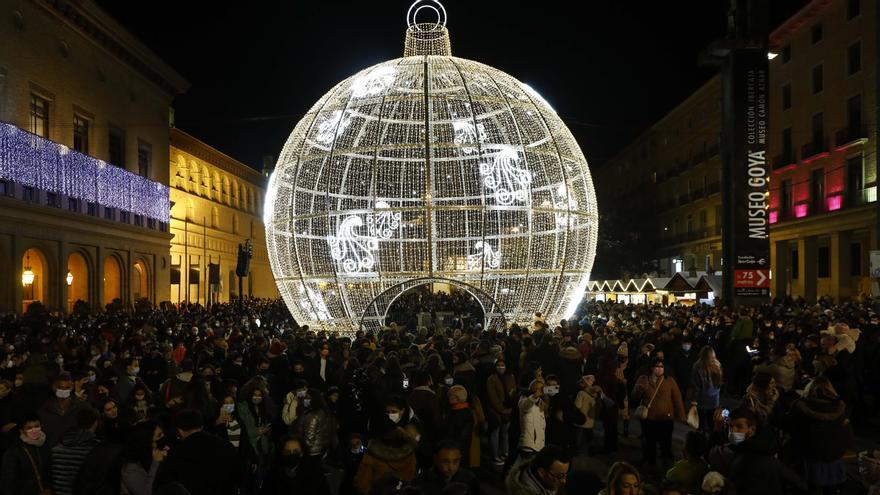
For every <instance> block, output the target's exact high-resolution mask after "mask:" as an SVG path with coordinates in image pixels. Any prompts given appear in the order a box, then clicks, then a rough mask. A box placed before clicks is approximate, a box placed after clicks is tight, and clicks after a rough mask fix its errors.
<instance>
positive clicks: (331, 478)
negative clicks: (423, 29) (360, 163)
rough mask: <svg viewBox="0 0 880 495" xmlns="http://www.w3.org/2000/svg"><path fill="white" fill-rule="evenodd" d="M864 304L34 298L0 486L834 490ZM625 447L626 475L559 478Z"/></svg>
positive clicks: (867, 354) (63, 492) (878, 349)
mask: <svg viewBox="0 0 880 495" xmlns="http://www.w3.org/2000/svg"><path fill="white" fill-rule="evenodd" d="M422 298H424V299H426V300H428V299H430V298H426V297H424V294H421V295H420V296H418V299H422ZM418 299H414V300H413V301H415V302H413V301H411V300H409V299H407V301H406V307H407V308H408V309H409V310H415V309H417V304H416V303H417V302H418ZM447 303H449V304H448V306H449V308H450V309H452V310H456V311H457V310H460V309H461V308H455V305H454V303H450V301H447ZM413 304H416V305H415V306H413ZM875 304H877V301H870V300H866V301H859V302H850V303H844V304H832V303H831V302H830V301H819V303H818V304H807V303H805V302H803V301H790V300H789V301H776V302H774V304H772V305H765V306H762V307H759V308H739V309H727V308H723V307H720V305H716V306H706V305H697V306H690V307H686V306H654V305H626V304H617V303H613V302H585V303H583V304H582V305H581V307H580V308H579V310H578V312H577V313H576V314H575V315H574V316H573V317H572V318H571V319H569V320H567V321H566V320H563V321H553V322H551V321H546V319H545V318H544V317H543V316H542V314H541V313H535V315H534V318H533V321H532V322H531V323H529V324H522V325H517V324H512V325H510V326H509V327H508V328H506V329H505V330H504V331H496V330H494V329H492V330H483V329H482V328H481V326H480V325H479V324H477V323H476V322H475V321H474V322H469V321H468V319H466V318H465V319H457V320H456V322H455V324H453V325H452V326H450V327H449V328H425V327H418V326H414V325H413V324H412V322H407V323H408V324H402V325H400V326H398V325H397V324H395V323H389V324H388V326H387V327H384V328H383V329H382V330H381V331H379V332H375V333H372V332H371V333H364V332H362V331H361V332H357V333H356V334H354V335H350V336H348V335H346V336H343V335H338V334H335V333H328V332H325V331H316V330H315V329H310V328H309V327H307V326H305V325H302V326H301V325H298V324H297V322H295V321H294V320H293V319H292V318H291V317H290V315H289V313H288V312H287V310H286V308H285V306H284V304H283V303H282V302H280V301H266V300H249V301H246V303H245V305H244V307H243V308H242V307H239V306H238V305H230V304H215V305H212V306H211V307H210V308H203V307H201V306H199V305H181V306H180V307H174V306H170V305H163V307H161V308H144V307H140V308H138V310H137V311H133V312H125V311H121V310H118V308H117V309H116V310H113V311H107V312H101V313H89V312H86V311H75V312H73V314H70V315H62V314H52V313H47V312H45V311H41V310H40V308H39V307H36V309H35V308H31V309H32V310H29V311H28V312H27V313H25V314H24V315H4V316H0V339H2V340H0V377H2V380H0V453H2V457H0V459H2V461H0V463H2V464H0V492H2V493H4V494H10V495H46V494H47V493H54V494H58V495H68V494H76V495H85V494H89V495H92V494H94V495H105V494H106V495H111V494H112V495H116V494H125V495H150V494H154V493H155V494H192V495H207V494H230V495H232V494H239V493H240V494H244V495H259V494H275V493H294V492H297V493H299V491H300V490H301V491H302V492H303V493H316V494H320V493H333V494H337V493H338V494H347V493H353V494H406V493H426V494H471V495H477V494H480V493H483V490H484V485H481V483H480V481H479V478H478V476H477V474H476V473H477V472H481V473H485V472H490V473H498V474H497V476H496V479H497V483H496V484H499V485H503V488H501V490H503V491H505V492H507V493H512V494H516V495H553V494H562V493H577V494H581V493H583V494H596V493H602V494H604V495H638V494H651V493H658V494H664V495H676V494H704V493H706V494H708V493H720V494H725V495H726V494H733V493H739V494H758V495H760V494H765V493H766V494H779V493H834V492H835V491H836V490H838V489H839V488H840V487H842V486H844V484H845V483H846V482H847V469H846V468H847V464H846V461H845V458H844V457H845V455H846V454H847V453H849V452H851V451H852V449H853V438H854V436H853V435H854V434H853V428H854V426H855V427H856V428H858V427H859V426H860V425H863V424H870V421H871V420H872V419H876V417H877V416H878V412H880V410H878V398H880V390H878V388H880V341H878V337H880V324H878V313H880V311H878V310H880V308H877V307H875ZM464 312H466V311H464ZM676 423H682V424H687V425H688V426H687V428H688V429H689V431H688V432H687V435H686V437H685V441H684V448H683V449H682V451H681V452H674V451H673V441H672V438H673V432H674V431H675V428H676ZM633 425H637V426H633ZM631 426H633V428H631ZM679 428H680V427H679ZM636 435H638V436H639V438H640V445H641V459H640V462H638V463H626V462H614V463H613V464H612V465H611V467H610V469H609V470H608V472H607V473H593V472H589V471H586V470H583V469H574V463H573V459H575V458H577V457H583V456H587V457H589V456H603V458H605V459H608V460H609V461H614V460H615V459H616V455H617V453H618V451H619V449H620V448H621V447H620V445H619V439H620V438H621V437H628V436H636ZM490 483H491V482H490ZM874 489H875V490H880V487H874Z"/></svg>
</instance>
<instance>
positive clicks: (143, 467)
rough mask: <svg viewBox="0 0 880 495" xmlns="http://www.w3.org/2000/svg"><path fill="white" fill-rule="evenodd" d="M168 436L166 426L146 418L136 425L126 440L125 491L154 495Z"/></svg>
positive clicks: (125, 494) (122, 488)
mask: <svg viewBox="0 0 880 495" xmlns="http://www.w3.org/2000/svg"><path fill="white" fill-rule="evenodd" d="M164 436H165V434H164V432H163V431H162V427H161V426H159V425H158V424H156V423H154V422H152V421H145V422H142V423H139V424H137V426H135V427H134V428H132V430H131V432H130V434H129V435H128V437H127V439H126V442H125V451H124V453H123V464H122V474H121V483H120V485H121V486H120V493H121V495H150V494H152V493H153V480H154V479H155V477H156V473H157V472H158V471H159V465H160V464H161V463H162V461H164V460H165V456H166V455H167V454H168V448H167V447H164V446H163V445H161V444H160V441H161V440H162V438H163V437H164Z"/></svg>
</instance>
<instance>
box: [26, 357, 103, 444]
mask: <svg viewBox="0 0 880 495" xmlns="http://www.w3.org/2000/svg"><path fill="white" fill-rule="evenodd" d="M52 389H53V390H54V392H55V396H54V397H52V398H50V399H49V400H47V401H46V403H45V404H43V407H41V408H40V410H39V411H38V413H37V414H39V416H40V424H41V425H42V428H43V432H45V433H46V444H47V445H48V447H49V448H50V449H51V448H52V447H54V446H56V445H58V443H59V442H60V441H61V439H62V438H63V437H64V434H65V433H67V432H68V431H70V430H72V429H73V428H75V427H76V414H77V413H78V412H79V411H80V410H82V409H90V408H91V406H90V405H89V404H88V403H87V402H85V401H82V400H80V399H79V398H77V397H76V395H74V394H73V380H72V379H71V378H70V374H69V373H61V374H59V375H58V377H57V378H55V383H54V384H53V386H52Z"/></svg>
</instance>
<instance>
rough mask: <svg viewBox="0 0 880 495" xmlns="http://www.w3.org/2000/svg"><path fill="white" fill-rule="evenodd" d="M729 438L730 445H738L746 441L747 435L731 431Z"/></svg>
mask: <svg viewBox="0 0 880 495" xmlns="http://www.w3.org/2000/svg"><path fill="white" fill-rule="evenodd" d="M727 438H728V439H729V440H730V443H732V444H734V445H737V444H740V443H742V442H743V440H745V439H746V434H745V433H743V432H739V431H731V432H730V434H729V435H728V436H727Z"/></svg>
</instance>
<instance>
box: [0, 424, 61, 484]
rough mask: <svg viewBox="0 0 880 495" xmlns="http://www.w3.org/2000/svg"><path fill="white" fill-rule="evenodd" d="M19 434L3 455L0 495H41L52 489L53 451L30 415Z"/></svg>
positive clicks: (39, 425) (0, 473) (40, 427)
mask: <svg viewBox="0 0 880 495" xmlns="http://www.w3.org/2000/svg"><path fill="white" fill-rule="evenodd" d="M18 427H19V434H18V435H17V439H16V440H15V442H14V445H11V446H10V447H9V448H8V449H7V450H6V452H4V453H3V463H2V466H3V470H2V472H0V492H2V493H3V494H4V495H42V494H43V493H44V490H49V489H51V486H50V477H49V457H50V449H49V447H48V445H47V444H46V434H45V433H44V432H43V430H42V424H41V422H40V418H39V417H38V416H37V415H35V414H33V413H28V414H25V415H24V416H22V420H21V422H20V423H19V424H18Z"/></svg>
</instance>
